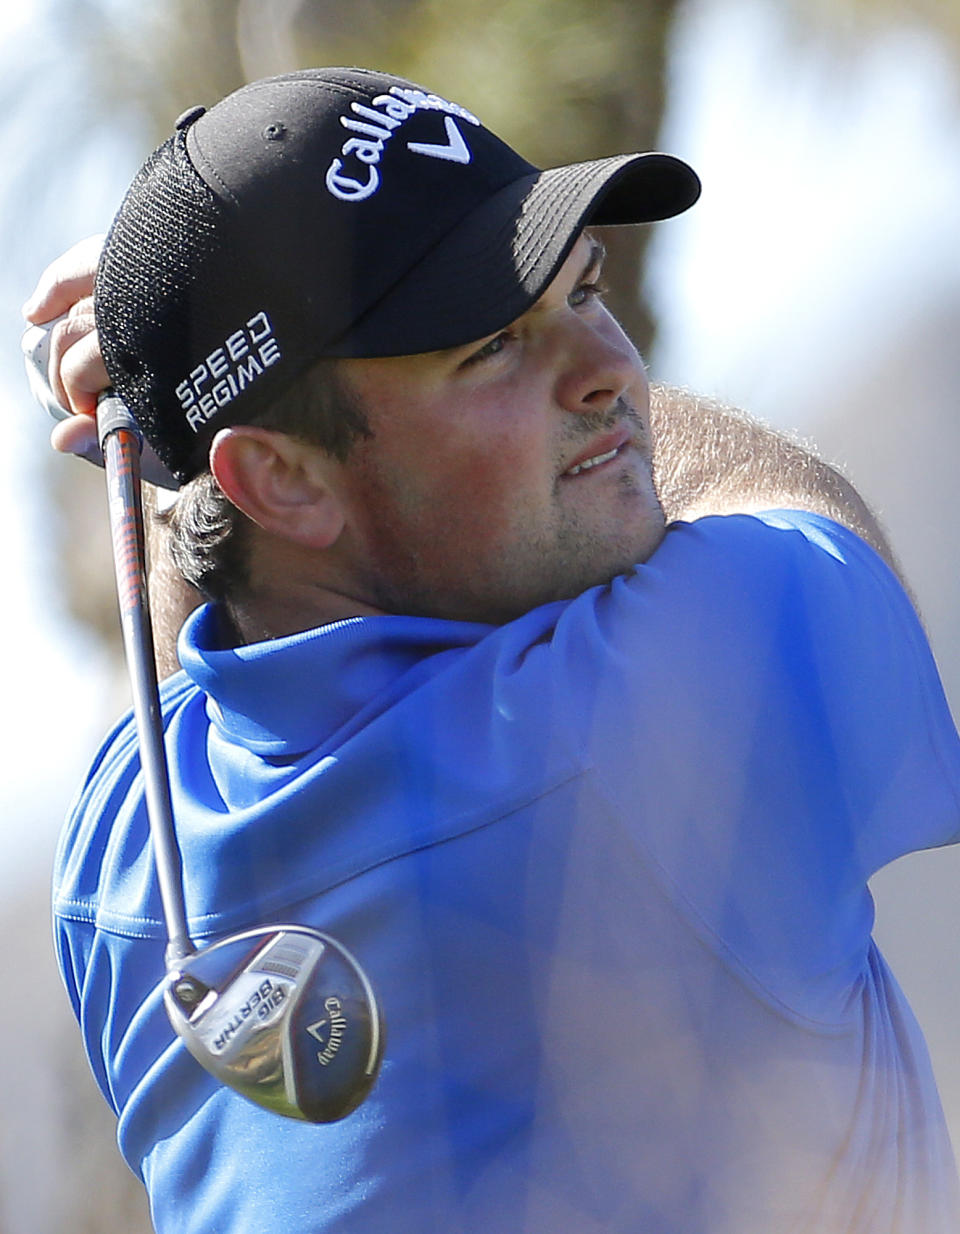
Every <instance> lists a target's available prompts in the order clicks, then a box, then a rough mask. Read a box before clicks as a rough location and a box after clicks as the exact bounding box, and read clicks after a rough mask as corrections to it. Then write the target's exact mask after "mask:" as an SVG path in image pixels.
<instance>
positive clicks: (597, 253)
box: [583, 233, 607, 278]
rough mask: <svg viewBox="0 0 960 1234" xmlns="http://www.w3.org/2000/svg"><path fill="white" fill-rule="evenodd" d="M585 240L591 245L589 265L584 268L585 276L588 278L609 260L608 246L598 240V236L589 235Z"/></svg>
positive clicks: (588, 257) (588, 256) (588, 255)
mask: <svg viewBox="0 0 960 1234" xmlns="http://www.w3.org/2000/svg"><path fill="white" fill-rule="evenodd" d="M585 239H586V240H587V242H588V243H589V245H590V252H589V253H588V254H587V264H586V265H585V266H584V267H583V276H584V278H586V276H587V275H588V274H590V273H591V272H592V271H593V270H595V269H597V267H599V266H602V265H603V263H604V262H605V261H606V259H607V246H606V245H605V244H604V243H603V241H602V240H598V239H597V237H596V236H592V235H590V234H589V233H588V234H586V236H585Z"/></svg>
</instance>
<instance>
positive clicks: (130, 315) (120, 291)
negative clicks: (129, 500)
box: [96, 131, 224, 479]
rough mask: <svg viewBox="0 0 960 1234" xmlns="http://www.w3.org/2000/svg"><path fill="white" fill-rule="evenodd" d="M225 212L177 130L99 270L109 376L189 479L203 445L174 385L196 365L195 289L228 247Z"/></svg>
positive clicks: (134, 190)
mask: <svg viewBox="0 0 960 1234" xmlns="http://www.w3.org/2000/svg"><path fill="white" fill-rule="evenodd" d="M223 209H224V207H223V206H222V205H221V204H220V202H218V201H217V199H216V197H215V196H214V194H213V193H212V191H211V190H210V189H209V188H208V186H207V185H206V184H205V183H204V182H203V180H201V178H200V177H199V176H198V175H197V173H196V171H195V170H194V168H193V165H192V164H191V162H190V160H189V158H188V156H187V154H186V150H185V133H184V132H182V131H180V132H177V133H175V134H174V135H173V137H171V138H170V139H169V140H167V141H166V142H164V144H163V145H162V146H160V147H159V148H158V149H157V150H156V151H155V152H154V153H153V154H152V155H151V156H150V158H149V159H148V160H147V162H146V163H145V164H144V165H143V167H142V168H141V169H140V171H139V173H138V174H137V177H136V179H135V180H134V182H133V184H132V185H131V186H130V189H129V191H128V193H127V195H126V197H125V199H124V202H123V205H122V206H121V207H120V211H119V213H118V214H117V216H116V218H115V220H114V222H113V226H112V227H111V229H110V233H109V235H108V236H107V240H106V243H105V245H104V250H103V256H102V258H101V261H100V267H99V270H98V273H97V284H96V306H97V307H96V311H97V328H98V330H99V334H100V346H101V349H102V351H103V357H104V362H105V364H106V366H107V372H108V373H109V375H110V379H111V381H112V382H113V385H114V388H115V389H116V391H117V393H118V394H119V395H120V396H121V397H122V398H123V399H124V401H125V402H126V403H127V405H128V407H129V408H130V410H131V411H132V412H133V414H134V415H135V416H136V418H137V420H138V422H139V423H140V425H141V427H142V428H143V430H144V433H145V434H146V436H147V437H148V439H149V440H150V442H151V444H152V445H153V447H154V449H155V450H156V452H157V454H158V455H159V456H160V457H161V459H162V460H163V461H164V463H166V465H167V466H168V467H169V468H170V470H171V471H172V472H173V473H174V474H175V475H178V476H179V477H180V478H181V479H182V478H183V476H184V472H185V471H196V467H191V466H190V462H189V460H190V457H191V455H192V454H193V453H194V452H195V451H196V450H197V448H198V442H197V438H196V436H195V434H194V433H193V432H192V431H191V430H190V429H189V428H188V427H187V426H186V424H185V422H184V418H183V415H182V414H181V412H180V411H179V409H178V407H177V406H176V401H175V398H174V396H173V386H174V384H175V382H176V380H177V376H178V375H179V376H181V377H182V376H183V370H184V369H185V368H186V366H187V364H188V362H189V356H190V348H189V343H190V338H189V335H190V333H191V329H190V323H191V319H192V318H193V316H194V314H193V313H192V312H191V311H190V307H189V302H190V301H191V300H192V295H191V292H192V291H193V289H194V288H196V286H197V284H199V283H200V282H201V281H202V279H203V277H204V272H205V269H206V268H207V266H208V263H209V262H210V260H211V258H212V257H214V256H215V255H216V254H217V253H218V252H219V250H220V249H221V248H222V247H223V246H222V242H221V241H220V236H221V235H222V232H221V230H220V229H221V222H220V220H221V216H222V212H223ZM168 400H173V401H172V405H171V403H170V402H169V401H168ZM164 404H166V406H165V405H164Z"/></svg>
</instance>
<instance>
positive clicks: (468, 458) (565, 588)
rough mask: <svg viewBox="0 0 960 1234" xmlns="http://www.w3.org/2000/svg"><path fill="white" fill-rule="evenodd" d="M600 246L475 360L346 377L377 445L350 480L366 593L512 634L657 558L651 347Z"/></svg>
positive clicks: (350, 537)
mask: <svg viewBox="0 0 960 1234" xmlns="http://www.w3.org/2000/svg"><path fill="white" fill-rule="evenodd" d="M601 263H602V250H601V248H600V246H599V245H598V244H597V242H596V241H594V240H592V239H591V238H589V237H587V236H585V235H583V236H581V237H580V238H579V240H578V241H577V244H576V246H575V247H574V249H573V251H572V253H571V255H570V257H569V258H568V259H567V261H566V262H565V263H564V265H563V267H562V268H561V270H560V272H559V274H558V275H557V277H556V278H555V279H554V281H553V282H552V283H551V284H550V286H549V287H548V288H547V290H546V291H545V292H544V294H543V295H542V297H541V298H540V299H539V300H538V301H537V303H536V304H535V305H533V307H532V308H531V309H529V310H528V311H527V312H526V313H525V314H524V315H523V316H522V317H520V318H518V319H517V320H516V321H515V322H513V324H512V325H510V326H508V327H507V328H506V329H504V330H502V331H500V332H499V333H498V334H496V335H493V336H491V337H489V338H486V339H480V340H478V341H477V342H476V343H473V344H470V345H468V346H466V347H457V348H453V349H451V350H448V351H441V352H432V353H429V354H427V355H418V356H402V357H396V358H387V359H361V360H347V361H344V362H342V364H341V366H340V371H341V374H342V376H343V379H344V381H345V383H346V385H347V387H348V388H349V389H350V390H351V391H352V392H353V393H354V394H355V395H356V396H357V397H358V398H359V400H360V401H361V403H362V405H363V407H364V410H365V412H366V414H367V417H368V419H369V422H370V428H371V429H372V437H370V438H369V439H366V440H362V441H359V442H358V443H357V444H356V445H355V447H354V448H353V451H352V453H351V455H350V458H349V460H348V462H347V463H346V464H344V467H343V481H344V489H343V496H344V498H345V501H346V503H347V509H348V532H347V541H348V543H347V546H346V547H347V554H348V561H349V570H350V572H351V574H352V577H351V578H350V580H349V581H350V584H351V585H352V586H355V587H356V588H357V591H356V592H355V594H356V595H357V596H358V598H362V599H364V600H365V601H366V602H367V603H369V604H371V605H373V606H374V607H376V608H379V609H382V610H384V611H386V612H394V613H407V614H413V615H429V616H438V617H447V618H455V619H459V620H472V621H485V622H502V621H507V620H510V619H511V618H513V617H516V616H519V615H520V614H521V613H524V612H527V611H528V610H529V609H531V608H533V607H535V606H536V605H538V604H542V603H545V602H547V601H550V600H557V599H567V598H571V597H573V596H575V595H578V594H579V593H580V592H582V591H583V590H585V589H586V588H587V587H590V586H592V585H594V584H596V583H605V582H608V581H609V580H610V579H611V578H613V577H614V576H615V575H616V574H619V573H622V572H623V571H625V570H628V569H629V568H630V567H631V566H632V565H634V564H635V563H636V562H638V561H643V560H645V559H646V558H647V557H648V556H649V555H650V553H651V552H653V550H654V549H655V548H656V546H657V545H658V544H659V542H660V540H661V539H662V537H663V533H664V520H663V514H662V511H661V509H660V504H659V502H658V500H657V496H656V493H655V491H654V486H653V480H652V476H651V464H650V443H649V439H648V423H649V421H648V412H649V390H648V387H647V380H646V374H645V371H644V368H643V365H642V363H641V361H640V358H639V356H638V355H637V352H636V350H635V349H634V347H633V346H632V344H631V343H630V342H629V340H628V339H627V338H626V336H625V335H624V334H623V332H622V330H621V329H620V327H619V325H618V324H617V322H616V321H615V320H614V318H613V317H612V316H611V315H610V313H609V312H608V311H607V309H606V308H605V307H604V305H603V302H602V299H601V298H600V294H599V288H598V286H597V279H598V277H599V274H600V266H601Z"/></svg>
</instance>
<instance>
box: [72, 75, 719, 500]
mask: <svg viewBox="0 0 960 1234" xmlns="http://www.w3.org/2000/svg"><path fill="white" fill-rule="evenodd" d="M699 193H700V182H699V180H698V178H697V176H696V174H695V173H694V171H693V170H692V169H691V168H690V167H688V166H687V164H686V163H684V162H682V161H681V160H680V159H677V158H674V157H673V156H671V155H668V154H659V153H646V154H624V155H618V156H615V157H612V158H604V159H597V160H595V161H593V162H586V163H575V164H571V165H569V166H565V167H556V168H551V169H549V170H546V171H541V170H540V169H538V168H536V167H534V166H533V165H532V164H531V163H528V162H527V161H526V160H525V159H523V158H522V157H521V156H520V155H519V154H517V153H516V152H515V151H514V150H512V149H511V148H510V147H509V146H508V145H506V143H504V142H503V141H501V140H500V139H499V138H498V137H496V136H495V135H494V134H493V133H491V132H490V131H489V130H488V129H486V128H485V127H484V126H483V125H482V124H481V123H480V121H479V120H478V119H477V118H476V116H474V115H472V114H471V113H470V112H469V111H467V110H466V109H465V108H463V107H461V106H459V105H458V104H457V103H454V102H451V101H449V100H447V99H445V98H441V97H440V96H438V95H436V94H431V93H429V92H428V91H426V90H424V89H422V88H421V87H419V86H416V85H414V84H413V83H412V82H409V81H405V80H404V79H402V78H399V77H394V76H391V75H389V74H386V73H379V72H373V71H371V70H367V69H357V68H325V69H310V70H304V71H302V72H296V73H288V74H285V75H283V76H280V77H272V78H268V79H266V80H263V81H257V82H253V83H252V84H250V85H247V86H244V87H243V88H242V89H240V90H237V91H236V92H235V93H233V94H231V95H229V96H228V97H227V98H225V99H223V100H222V101H221V102H220V103H218V104H217V105H216V106H215V107H212V108H211V109H210V110H209V111H208V110H205V109H204V108H202V107H196V108H193V109H192V110H190V111H188V112H185V113H184V115H183V116H181V117H180V119H179V120H178V121H177V124H176V128H175V132H174V133H173V135H172V136H171V137H170V138H169V139H168V140H167V141H166V142H164V143H163V145H161V146H160V147H159V148H158V149H157V150H156V151H155V152H154V153H153V154H152V155H151V156H150V158H149V159H148V160H147V161H146V163H145V164H144V166H143V167H142V168H141V170H140V172H139V173H138V174H137V176H136V178H135V180H134V182H133V184H132V185H131V187H130V189H129V191H128V193H127V195H126V197H125V199H124V201H123V204H122V206H121V207H120V210H119V212H118V214H117V216H116V218H115V220H114V222H113V225H112V227H111V229H110V233H109V235H108V236H107V240H106V243H105V246H104V249H103V254H102V257H101V261H100V267H99V271H98V275H97V283H96V289H95V303H96V315H97V327H98V331H99V335H100V345H101V349H102V351H103V357H104V361H105V363H106V366H107V371H108V373H109V375H110V380H111V382H112V383H113V386H114V389H115V390H116V392H117V393H118V394H119V395H120V397H121V398H122V399H123V400H124V401H125V402H126V403H127V405H128V406H129V408H130V410H131V411H132V412H133V414H134V415H135V416H136V418H137V420H138V421H139V422H140V424H141V426H142V428H143V431H144V434H145V436H146V437H147V439H148V440H149V442H150V444H151V445H152V446H153V448H154V450H155V451H156V453H157V454H158V455H159V457H160V458H161V460H162V461H163V462H164V463H165V464H166V465H167V467H168V468H169V469H170V470H171V472H172V473H173V474H174V475H175V476H176V477H177V478H178V479H179V480H180V481H185V480H187V479H189V478H190V477H191V476H193V475H196V474H197V473H198V472H200V471H201V470H203V469H204V468H205V467H206V465H207V448H208V445H209V442H210V439H211V438H212V436H213V434H214V433H215V432H216V430H217V429H218V428H220V427H222V426H224V425H227V424H235V423H242V422H244V421H248V420H250V419H252V418H253V417H254V416H256V415H257V414H258V413H259V412H261V411H262V410H264V409H265V408H266V407H267V406H269V405H270V403H272V402H273V401H274V400H275V399H276V398H277V396H278V395H279V394H280V393H281V392H282V390H283V389H284V388H285V387H286V386H287V385H289V384H290V382H291V381H293V380H294V379H295V378H296V377H298V376H299V375H300V374H301V373H302V372H303V371H304V370H305V369H306V368H308V367H309V366H310V365H311V364H312V363H313V362H314V361H316V360H318V359H320V358H321V357H324V356H341V357H357V356H390V355H407V354H413V353H417V352H427V351H436V350H440V349H442V348H446V347H455V346H460V345H463V344H466V343H469V342H472V341H473V340H475V339H478V338H483V337H484V336H485V335H488V334H492V333H495V332H496V331H497V330H499V329H502V328H503V327H504V326H505V325H507V324H509V323H510V322H511V321H513V320H515V319H516V318H517V317H519V316H520V315H521V314H522V313H524V312H525V311H526V310H527V309H528V308H529V307H530V305H531V304H533V302H534V301H535V300H537V299H538V297H539V296H540V295H541V293H542V292H543V291H544V289H545V288H546V287H547V285H548V284H549V283H550V281H551V280H552V279H553V277H554V275H555V274H556V272H557V271H558V269H559V267H560V266H561V265H562V263H563V261H564V260H565V258H566V257H567V255H568V253H569V252H570V249H571V248H572V247H573V245H574V243H575V242H576V239H577V237H578V235H579V234H580V232H581V230H582V229H583V227H584V226H585V225H586V224H588V223H594V224H597V225H609V224H627V223H649V222H653V221H654V220H657V219H665V218H670V217H671V216H673V215H676V214H679V213H681V212H682V211H683V210H686V209H687V208H688V207H689V206H691V205H693V203H694V202H695V201H696V199H697V197H698V196H699Z"/></svg>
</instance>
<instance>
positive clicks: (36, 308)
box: [23, 236, 179, 489]
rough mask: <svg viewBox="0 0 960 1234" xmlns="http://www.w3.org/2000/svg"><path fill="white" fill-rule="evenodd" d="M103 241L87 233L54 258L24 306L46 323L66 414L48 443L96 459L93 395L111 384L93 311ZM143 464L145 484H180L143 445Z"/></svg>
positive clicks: (52, 378) (50, 374)
mask: <svg viewBox="0 0 960 1234" xmlns="http://www.w3.org/2000/svg"><path fill="white" fill-rule="evenodd" d="M103 239H104V238H103V236H89V237H88V238H87V239H86V240H81V241H80V243H79V244H75V245H74V246H73V248H71V249H68V250H67V252H66V253H63V254H62V255H61V256H60V257H58V258H57V259H56V260H55V261H52V262H51V263H50V265H49V266H47V268H46V270H44V272H43V273H42V274H41V275H40V279H39V281H38V282H37V286H36V288H35V290H34V292H33V294H32V295H31V296H30V298H29V299H28V300H27V302H26V304H25V305H24V306H23V315H24V317H25V318H26V319H27V321H29V322H31V323H32V324H33V325H36V326H48V328H49V331H50V342H49V348H50V350H49V362H48V365H47V380H48V383H49V385H50V389H51V391H52V392H53V396H54V398H55V400H56V402H57V403H59V404H60V406H61V407H62V408H63V409H64V413H65V417H64V418H63V419H60V420H58V422H57V423H56V425H55V426H54V428H53V431H52V432H51V434H50V444H51V445H52V446H53V448H54V449H55V450H58V451H59V452H60V453H61V454H77V455H79V456H80V457H81V458H85V459H89V460H90V461H91V462H99V463H102V460H101V458H100V447H99V444H98V442H97V426H96V419H95V417H96V412H97V396H98V395H99V394H100V393H101V391H103V390H105V389H106V388H107V386H109V384H110V378H109V376H108V375H107V370H106V368H105V367H104V364H103V357H102V356H101V354H100V342H99V340H98V338H97V325H96V321H95V319H94V313H93V281H94V277H95V275H96V271H97V262H98V261H99V259H100V250H101V249H102V248H103ZM48 323H50V324H49V325H48ZM68 413H73V414H68ZM141 467H142V474H143V478H144V479H145V480H147V481H148V482H149V483H151V484H156V485H158V486H159V487H161V488H166V489H176V488H178V487H179V485H178V483H177V481H176V480H174V478H173V477H172V476H171V475H170V473H169V472H168V471H167V469H166V468H165V467H164V466H163V464H162V463H161V462H160V461H159V460H158V459H157V457H156V455H155V454H154V453H153V451H152V450H151V449H150V448H149V446H146V445H145V446H144V449H143V456H142V460H141Z"/></svg>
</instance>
